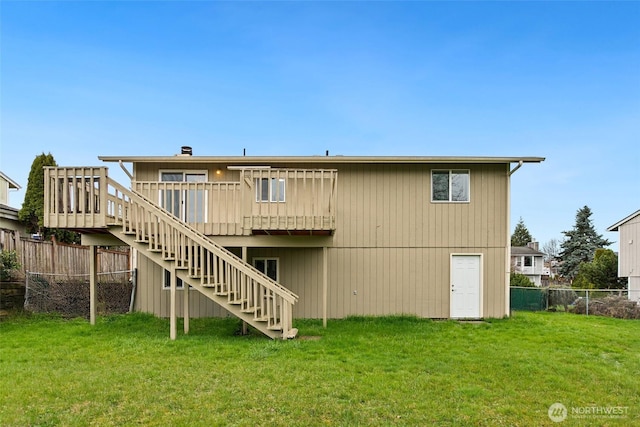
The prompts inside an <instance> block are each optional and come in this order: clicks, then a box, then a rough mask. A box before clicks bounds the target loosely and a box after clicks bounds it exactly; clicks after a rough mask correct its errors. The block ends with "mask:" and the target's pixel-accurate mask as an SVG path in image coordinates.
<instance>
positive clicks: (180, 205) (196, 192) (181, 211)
mask: <svg viewBox="0 0 640 427" xmlns="http://www.w3.org/2000/svg"><path fill="white" fill-rule="evenodd" d="M160 181H162V182H206V181H207V174H206V173H205V172H173V171H171V172H160ZM178 188H179V187H175V186H174V187H173V189H169V187H167V188H166V189H164V190H161V191H160V205H161V206H162V207H163V208H165V209H166V210H168V211H169V212H171V213H172V214H173V215H175V216H177V217H178V218H180V219H182V220H184V221H186V222H188V223H202V222H206V215H205V204H206V203H205V192H204V189H203V188H204V187H200V188H202V189H200V188H198V189H193V188H191V187H190V188H189V189H188V190H182V189H178Z"/></svg>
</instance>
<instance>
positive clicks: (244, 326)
mask: <svg viewBox="0 0 640 427" xmlns="http://www.w3.org/2000/svg"><path fill="white" fill-rule="evenodd" d="M242 261H243V262H244V263H245V264H246V263H247V247H246V246H243V247H242ZM247 329H248V328H247V322H245V321H244V320H243V321H242V335H247V334H248V333H249V331H248V330H247Z"/></svg>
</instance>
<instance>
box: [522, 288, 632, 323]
mask: <svg viewBox="0 0 640 427" xmlns="http://www.w3.org/2000/svg"><path fill="white" fill-rule="evenodd" d="M510 291H511V310H516V311H517V310H527V311H543V310H548V311H566V312H571V313H576V314H585V315H597V316H608V317H617V318H621V319H640V305H639V301H640V291H629V290H627V289H573V288H554V287H546V288H545V287H542V288H531V287H518V286H512V287H511V288H510Z"/></svg>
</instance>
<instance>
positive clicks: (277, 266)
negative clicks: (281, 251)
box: [252, 257, 280, 282]
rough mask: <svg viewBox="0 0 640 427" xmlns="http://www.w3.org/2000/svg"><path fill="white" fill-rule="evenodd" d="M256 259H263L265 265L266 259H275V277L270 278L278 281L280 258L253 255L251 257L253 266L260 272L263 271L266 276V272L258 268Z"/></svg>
mask: <svg viewBox="0 0 640 427" xmlns="http://www.w3.org/2000/svg"><path fill="white" fill-rule="evenodd" d="M256 261H264V262H265V263H264V265H265V267H266V266H267V262H268V261H275V262H276V278H275V279H273V278H271V279H272V280H275V281H276V282H279V281H280V258H278V257H254V258H253V259H252V263H253V266H254V267H255V268H256V269H258V271H260V272H261V273H263V274H264V275H265V276H266V275H267V272H266V271H262V270H260V269H259V268H258V266H257V265H256Z"/></svg>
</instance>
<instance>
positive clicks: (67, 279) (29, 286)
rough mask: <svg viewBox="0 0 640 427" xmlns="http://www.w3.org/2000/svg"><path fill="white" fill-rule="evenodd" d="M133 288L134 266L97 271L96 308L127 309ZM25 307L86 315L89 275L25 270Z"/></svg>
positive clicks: (108, 311) (103, 311)
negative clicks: (116, 269)
mask: <svg viewBox="0 0 640 427" xmlns="http://www.w3.org/2000/svg"><path fill="white" fill-rule="evenodd" d="M135 288H136V274H135V270H124V271H113V272H106V273H98V283H97V284H96V312H97V313H98V314H100V315H105V314H117V313H127V312H130V311H131V310H132V308H133V298H134V296H135ZM24 308H25V310H27V311H31V312H34V313H59V314H61V315H62V316H65V317H86V318H88V317H89V311H90V285H89V275H88V274H51V273H34V272H26V290H25V302H24Z"/></svg>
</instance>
